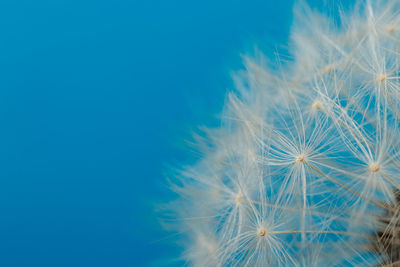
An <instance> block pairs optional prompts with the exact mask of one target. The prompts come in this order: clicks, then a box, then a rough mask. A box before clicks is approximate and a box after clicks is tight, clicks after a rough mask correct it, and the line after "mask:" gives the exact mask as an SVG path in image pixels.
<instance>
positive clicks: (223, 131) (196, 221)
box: [172, 0, 400, 266]
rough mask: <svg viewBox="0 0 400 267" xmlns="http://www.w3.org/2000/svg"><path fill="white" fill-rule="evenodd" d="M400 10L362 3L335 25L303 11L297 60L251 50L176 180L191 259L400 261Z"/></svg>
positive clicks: (202, 262)
mask: <svg viewBox="0 0 400 267" xmlns="http://www.w3.org/2000/svg"><path fill="white" fill-rule="evenodd" d="M399 11H400V2H399V1H394V0H393V1H371V3H370V2H366V3H359V4H357V5H356V7H355V8H354V10H353V12H351V13H344V14H342V15H341V18H340V22H341V26H340V27H335V26H334V23H333V22H332V20H331V19H329V18H326V17H324V16H322V15H320V14H317V13H316V12H314V11H310V10H309V9H308V8H307V7H303V8H302V10H301V11H298V14H297V16H298V19H297V20H296V22H295V24H294V26H293V30H292V46H291V50H290V51H291V57H292V60H290V61H289V62H281V63H279V64H278V65H279V66H278V67H277V66H268V65H266V64H265V63H263V62H265V60H264V59H263V58H262V57H261V56H259V57H256V58H254V57H253V58H245V60H244V65H245V69H244V70H242V71H240V72H237V73H236V74H235V75H234V77H233V79H234V82H235V90H233V91H232V92H230V93H229V94H228V96H227V101H226V105H225V108H224V112H223V114H222V126H221V128H219V129H213V130H207V131H206V134H204V135H201V137H199V140H198V142H199V144H200V145H199V147H200V148H199V149H200V150H201V152H202V157H201V160H200V161H199V162H198V163H197V164H196V165H195V166H190V167H185V168H183V170H182V171H180V174H179V175H177V177H176V179H175V180H174V183H173V185H172V187H173V190H174V191H175V192H176V193H177V194H178V196H179V197H178V198H177V200H176V201H175V202H174V203H173V205H172V209H173V210H174V212H175V216H177V217H178V221H179V223H178V224H177V230H178V231H179V232H180V233H181V234H182V235H183V236H185V239H186V242H185V253H184V255H183V257H184V258H185V260H186V261H187V263H188V264H189V265H193V266H378V265H385V264H387V265H388V264H393V263H394V264H396V263H395V262H396V261H398V260H399V259H400V256H399V255H398V254H399V253H400V252H399V251H398V249H399V247H400V246H399V245H398V246H397V252H396V251H393V250H394V248H395V249H396V247H395V243H396V242H397V243H399V242H400V237H399V233H398V232H399V230H400V229H399V226H398V225H397V224H398V223H399V221H400V220H399V218H398V216H399V215H398V214H399V213H400V212H399V211H398V207H399V203H398V200H397V194H398V190H400V175H399V174H400V160H399V154H400V149H399V148H400V144H399V142H400V132H399V123H400V109H399V104H400V101H399V100H400V81H399V79H400V76H399V75H400V73H399V71H400V14H399ZM385 234H386V235H385ZM393 247H394V248H393ZM396 253H397V254H396ZM388 266H391V265H388ZM393 266H395V265H393Z"/></svg>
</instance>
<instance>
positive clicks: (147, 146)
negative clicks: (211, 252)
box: [0, 0, 293, 267]
mask: <svg viewBox="0 0 400 267" xmlns="http://www.w3.org/2000/svg"><path fill="white" fill-rule="evenodd" d="M292 4H293V3H292V1H290V0H287V1H267V0H264V1H262V0H222V1H214V0H213V1H211V0H203V1H187V0H170V1H164V0H142V1H139V0H134V1H128V0H125V1H124V0H120V1H101V0H97V1H94V0H79V1H78V0H69V1H67V0H65V1H63V0H48V1H44V0H37V1H33V0H32V1H27V0H25V1H17V0H2V1H1V2H0V124H1V128H0V266H42V267H45V266H158V265H170V264H171V265H172V264H173V261H172V262H171V261H170V260H171V259H174V258H175V257H177V256H178V254H177V253H178V251H179V249H178V248H175V247H174V246H170V245H169V243H170V242H171V241H170V240H172V238H171V239H169V237H168V235H169V234H168V233H165V232H163V231H162V230H161V229H160V226H159V225H158V223H157V220H156V215H155V214H154V212H153V209H154V207H153V206H154V205H155V203H157V202H162V201H165V200H166V199H167V197H168V190H167V189H166V188H165V180H166V177H165V175H166V173H168V167H167V164H171V165H175V164H179V162H183V161H186V160H187V159H188V158H190V154H187V153H186V152H185V150H184V149H185V143H184V140H185V139H188V138H190V134H191V131H193V130H194V129H195V128H196V126H198V125H211V126H212V125H218V119H217V117H216V116H215V115H216V114H218V112H219V111H220V110H221V108H222V105H223V101H224V94H225V92H226V90H227V89H229V88H232V83H231V80H230V72H231V71H232V70H238V69H240V68H241V67H242V66H241V58H240V54H246V53H252V51H253V50H254V45H257V46H258V47H259V48H260V49H261V50H263V51H266V52H267V55H269V56H272V55H273V52H274V49H275V45H276V44H278V46H279V45H282V44H285V43H287V38H288V34H289V26H290V24H291V19H292ZM268 53H269V54H268ZM180 264H181V263H175V265H177V266H179V265H180Z"/></svg>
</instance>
